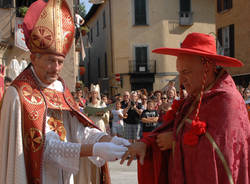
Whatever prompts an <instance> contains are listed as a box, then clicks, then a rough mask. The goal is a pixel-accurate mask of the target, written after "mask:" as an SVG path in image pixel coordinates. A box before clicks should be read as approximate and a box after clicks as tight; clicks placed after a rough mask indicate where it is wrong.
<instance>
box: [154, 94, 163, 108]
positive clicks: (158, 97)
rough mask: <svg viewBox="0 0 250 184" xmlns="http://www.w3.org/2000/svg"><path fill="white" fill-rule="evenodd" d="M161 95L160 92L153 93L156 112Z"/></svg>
mask: <svg viewBox="0 0 250 184" xmlns="http://www.w3.org/2000/svg"><path fill="white" fill-rule="evenodd" d="M161 95H162V92H161V91H155V92H154V96H155V97H156V110H157V109H158V108H159V106H160V105H161V103H162V101H161Z"/></svg>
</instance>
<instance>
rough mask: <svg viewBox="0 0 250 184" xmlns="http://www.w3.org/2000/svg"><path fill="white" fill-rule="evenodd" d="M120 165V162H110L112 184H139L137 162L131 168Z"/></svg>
mask: <svg viewBox="0 0 250 184" xmlns="http://www.w3.org/2000/svg"><path fill="white" fill-rule="evenodd" d="M126 164H127V163H124V164H123V165H120V161H116V162H109V169H110V175H111V184H138V182H137V163H136V160H134V161H133V162H132V164H131V165H130V166H127V165H126Z"/></svg>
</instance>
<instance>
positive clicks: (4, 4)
mask: <svg viewBox="0 0 250 184" xmlns="http://www.w3.org/2000/svg"><path fill="white" fill-rule="evenodd" d="M11 7H13V4H12V0H0V8H11Z"/></svg>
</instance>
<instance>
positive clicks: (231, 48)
mask: <svg viewBox="0 0 250 184" xmlns="http://www.w3.org/2000/svg"><path fill="white" fill-rule="evenodd" d="M229 38H230V42H229V44H230V56H231V57H234V24H231V25H230V26H229Z"/></svg>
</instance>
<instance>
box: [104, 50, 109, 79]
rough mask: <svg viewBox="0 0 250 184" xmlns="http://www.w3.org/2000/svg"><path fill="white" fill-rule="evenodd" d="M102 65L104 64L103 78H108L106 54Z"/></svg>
mask: <svg viewBox="0 0 250 184" xmlns="http://www.w3.org/2000/svg"><path fill="white" fill-rule="evenodd" d="M104 64H105V68H104V69H105V71H104V77H108V62H107V53H106V52H105V55H104Z"/></svg>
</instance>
